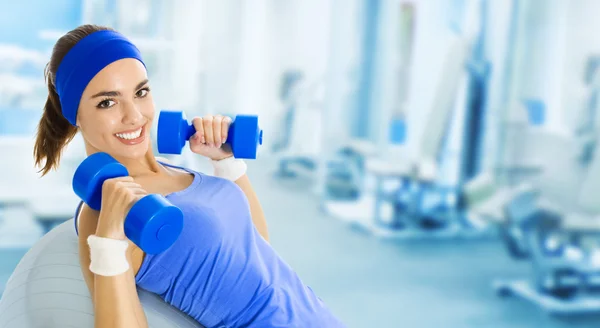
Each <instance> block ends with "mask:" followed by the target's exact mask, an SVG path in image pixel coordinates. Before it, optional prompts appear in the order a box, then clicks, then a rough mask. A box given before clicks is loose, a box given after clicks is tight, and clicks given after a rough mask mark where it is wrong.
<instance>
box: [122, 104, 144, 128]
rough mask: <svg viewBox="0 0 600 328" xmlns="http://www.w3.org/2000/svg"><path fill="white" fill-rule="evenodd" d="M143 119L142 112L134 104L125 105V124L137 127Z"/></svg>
mask: <svg viewBox="0 0 600 328" xmlns="http://www.w3.org/2000/svg"><path fill="white" fill-rule="evenodd" d="M143 117H144V116H143V115H142V113H141V111H140V110H139V108H137V106H136V105H135V104H134V103H131V102H126V103H124V104H123V120H122V122H123V124H126V125H136V124H138V123H139V122H140V121H141V120H142V119H143Z"/></svg>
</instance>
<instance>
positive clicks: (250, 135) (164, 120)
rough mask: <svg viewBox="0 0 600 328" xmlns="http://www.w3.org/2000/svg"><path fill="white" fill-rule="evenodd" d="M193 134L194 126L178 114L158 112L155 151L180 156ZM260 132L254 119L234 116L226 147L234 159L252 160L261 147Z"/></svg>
mask: <svg viewBox="0 0 600 328" xmlns="http://www.w3.org/2000/svg"><path fill="white" fill-rule="evenodd" d="M194 133H196V129H195V128H194V126H193V125H192V124H190V123H188V121H187V120H186V118H185V114H184V113H183V112H181V111H161V112H160V116H159V118H158V136H157V142H158V152H159V153H161V154H181V151H182V150H183V147H184V146H185V144H186V142H187V141H188V140H189V139H190V138H191V137H192V136H193V135H194ZM262 138H263V131H262V130H261V129H260V128H259V127H258V117H257V116H253V115H237V116H236V117H235V120H234V121H233V123H231V125H230V126H229V132H228V136H227V141H226V142H225V144H226V145H229V147H231V150H232V152H233V156H234V157H235V158H251V159H255V158H256V152H257V150H258V146H259V145H262Z"/></svg>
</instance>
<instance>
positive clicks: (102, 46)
mask: <svg viewBox="0 0 600 328" xmlns="http://www.w3.org/2000/svg"><path fill="white" fill-rule="evenodd" d="M124 58H134V59H137V60H139V61H140V62H141V63H142V64H144V62H143V61H142V55H141V54H140V51H139V50H138V48H137V47H136V46H135V45H134V44H133V43H131V42H130V41H129V40H128V39H127V38H125V37H124V36H123V35H121V34H120V33H118V32H115V31H98V32H94V33H92V34H90V35H88V36H86V37H85V38H83V39H81V40H80V41H79V42H77V44H75V46H73V48H71V50H69V52H68V53H67V54H66V55H65V57H64V58H63V60H62V62H61V63H60V65H59V67H58V71H57V72H56V80H55V81H54V83H55V84H54V85H55V86H56V93H58V96H59V98H60V105H61V108H62V113H63V116H64V117H65V118H66V119H67V120H68V121H69V122H70V123H71V124H72V125H76V121H77V109H78V108H79V102H80V100H81V95H82V94H83V91H84V90H85V88H86V87H87V85H88V83H90V81H91V80H92V79H93V78H94V76H96V74H98V72H100V71H101V70H102V69H103V68H104V67H106V66H108V65H109V64H111V63H112V62H115V61H117V60H120V59H124ZM144 66H145V64H144Z"/></svg>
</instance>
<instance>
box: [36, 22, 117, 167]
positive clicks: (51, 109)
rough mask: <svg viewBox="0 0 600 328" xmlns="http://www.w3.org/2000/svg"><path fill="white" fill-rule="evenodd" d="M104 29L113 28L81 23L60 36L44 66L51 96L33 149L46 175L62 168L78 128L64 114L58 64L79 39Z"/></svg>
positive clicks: (37, 162) (38, 164) (45, 107)
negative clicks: (57, 80)
mask: <svg viewBox="0 0 600 328" xmlns="http://www.w3.org/2000/svg"><path fill="white" fill-rule="evenodd" d="M102 30H111V28H108V27H104V26H97V25H89V24H88V25H81V26H79V27H77V28H76V29H74V30H72V31H70V32H68V33H67V34H65V35H63V36H62V37H61V38H60V39H58V41H56V44H55V45H54V48H53V49H52V56H51V57H50V62H48V64H46V68H45V69H44V76H45V79H46V84H47V85H48V99H47V100H46V105H44V113H43V114H42V118H41V119H40V122H39V124H38V127H37V133H36V140H35V146H34V148H33V157H34V159H35V165H36V166H38V167H39V166H40V165H41V163H42V162H44V166H43V167H42V169H41V170H40V172H42V176H44V175H46V174H47V173H48V172H49V171H50V170H52V169H56V167H58V163H59V161H60V156H61V153H62V151H63V148H64V147H65V146H66V145H67V144H68V143H69V142H70V141H71V140H72V139H73V137H75V135H76V134H77V127H75V126H73V125H71V123H69V121H68V120H67V119H66V118H65V117H64V116H63V114H62V109H61V106H60V99H59V97H58V94H57V93H56V88H55V85H54V83H55V77H56V71H57V70H58V66H59V65H60V63H61V61H62V60H63V58H64V57H65V55H66V54H67V52H69V50H71V48H72V47H73V46H75V44H77V42H79V41H80V40H81V39H83V38H84V37H86V36H88V35H90V34H92V33H94V32H97V31H102Z"/></svg>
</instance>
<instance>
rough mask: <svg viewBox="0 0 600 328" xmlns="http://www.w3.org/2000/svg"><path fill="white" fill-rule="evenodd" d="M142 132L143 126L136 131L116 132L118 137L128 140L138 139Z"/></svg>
mask: <svg viewBox="0 0 600 328" xmlns="http://www.w3.org/2000/svg"><path fill="white" fill-rule="evenodd" d="M141 134H142V128H140V129H139V130H137V131H135V132H130V133H117V134H115V135H116V136H117V137H119V138H121V139H127V140H132V139H137V138H139V137H140V135H141Z"/></svg>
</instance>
